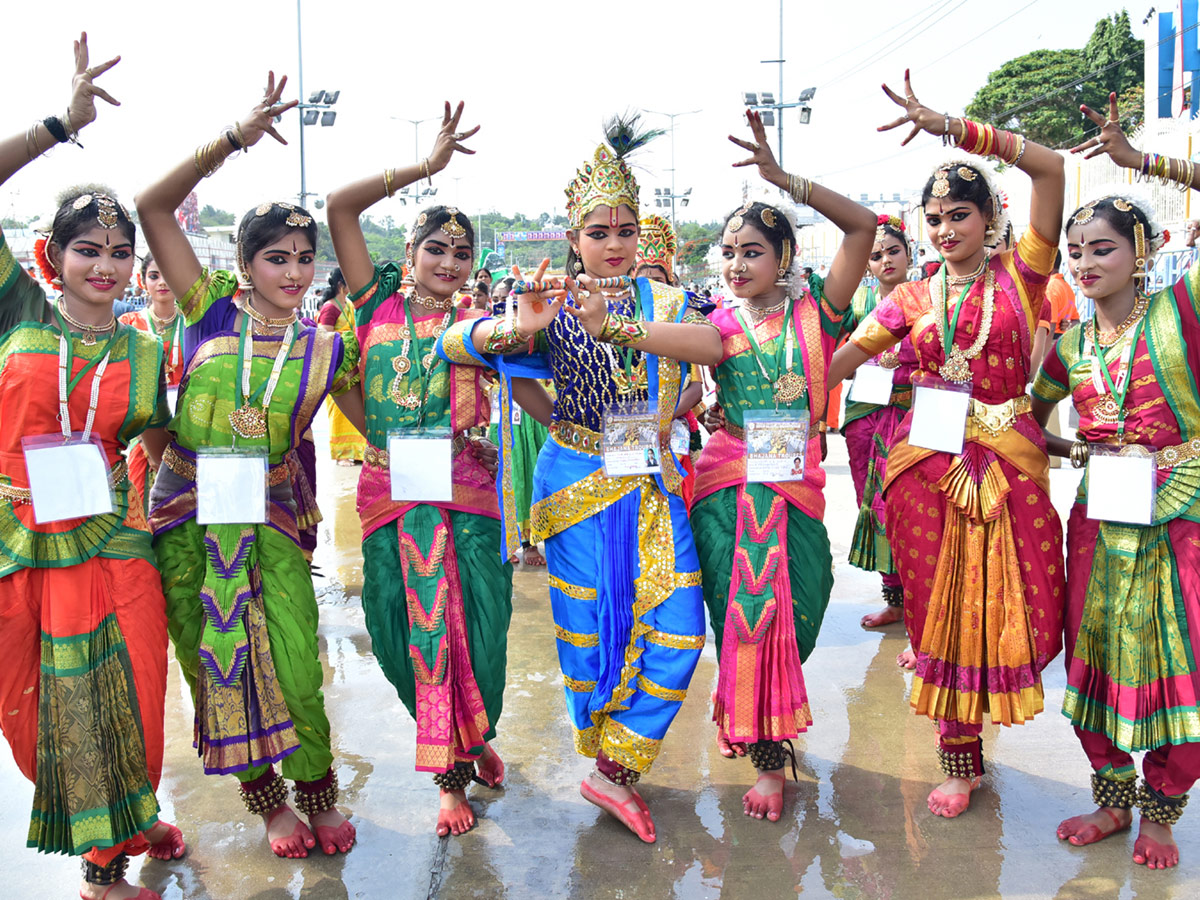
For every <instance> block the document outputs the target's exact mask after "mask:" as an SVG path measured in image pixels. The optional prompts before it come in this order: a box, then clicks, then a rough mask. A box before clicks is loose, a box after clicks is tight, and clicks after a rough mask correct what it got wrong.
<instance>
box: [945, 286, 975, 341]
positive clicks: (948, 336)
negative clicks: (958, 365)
mask: <svg viewBox="0 0 1200 900" xmlns="http://www.w3.org/2000/svg"><path fill="white" fill-rule="evenodd" d="M974 286H975V282H974V281H972V282H971V283H970V284H968V285H967V286H966V287H965V288H963V289H962V293H961V294H959V295H958V303H956V304H955V305H954V318H953V320H952V319H951V318H950V307H949V306H948V305H946V301H947V299H948V298H947V296H946V291H947V289H948V287H949V285H948V284H947V282H946V264H945V263H942V324H943V326H944V327H943V328H942V356H943V357H945V358H946V359H949V358H950V350H951V348H952V347H953V346H954V335H955V334H957V333H958V317H959V316H960V315H962V311H963V307H964V306H965V305H966V299H967V294H969V293H970V292H971V288H973V287H974Z"/></svg>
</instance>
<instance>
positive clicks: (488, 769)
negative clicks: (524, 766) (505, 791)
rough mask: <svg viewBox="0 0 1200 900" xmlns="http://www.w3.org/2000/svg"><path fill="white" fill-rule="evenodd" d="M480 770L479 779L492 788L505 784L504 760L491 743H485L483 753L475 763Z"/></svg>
mask: <svg viewBox="0 0 1200 900" xmlns="http://www.w3.org/2000/svg"><path fill="white" fill-rule="evenodd" d="M475 767H476V769H478V770H479V780H480V781H482V782H483V783H484V784H486V785H487V786H488V787H490V788H498V787H500V786H501V785H503V784H504V760H502V759H501V758H500V754H499V753H497V752H496V751H495V749H494V748H493V747H492V745H491V744H484V745H483V753H482V755H480V757H479V762H477V763H476V764H475Z"/></svg>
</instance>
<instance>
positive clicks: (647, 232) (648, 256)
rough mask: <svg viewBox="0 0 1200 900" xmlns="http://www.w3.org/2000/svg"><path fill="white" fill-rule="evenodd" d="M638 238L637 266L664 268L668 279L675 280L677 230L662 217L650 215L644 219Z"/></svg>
mask: <svg viewBox="0 0 1200 900" xmlns="http://www.w3.org/2000/svg"><path fill="white" fill-rule="evenodd" d="M641 225H642V231H641V234H640V235H639V236H638V248H637V264H638V266H639V267H641V266H662V268H663V270H664V271H666V273H667V277H668V278H671V279H674V278H675V229H673V228H672V227H671V223H670V222H668V221H667V220H666V219H664V218H663V217H662V216H658V215H653V214H652V215H649V216H646V218H644V219H642V222H641Z"/></svg>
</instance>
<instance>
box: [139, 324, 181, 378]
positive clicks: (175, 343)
mask: <svg viewBox="0 0 1200 900" xmlns="http://www.w3.org/2000/svg"><path fill="white" fill-rule="evenodd" d="M146 321H148V322H149V323H150V333H151V334H153V335H155V336H156V337H162V334H161V333H160V332H159V330H158V328H157V327H155V325H154V314H153V313H152V312H151V311H149V310H147V311H146ZM172 325H173V326H174V327H173V328H172V329H171V360H170V362H169V363H168V364H167V365H168V368H169V371H170V372H172V373H174V371H175V370H176V369H177V368H179V364H180V363H181V362H182V361H183V359H182V355H183V351H182V350H181V349H180V347H182V346H183V339H182V337H183V316H181V315H180V314H179V313H178V312H177V313H175V321H174V322H173V323H172Z"/></svg>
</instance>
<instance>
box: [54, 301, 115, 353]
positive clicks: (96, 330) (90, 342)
mask: <svg viewBox="0 0 1200 900" xmlns="http://www.w3.org/2000/svg"><path fill="white" fill-rule="evenodd" d="M56 306H57V307H58V311H59V313H61V314H62V317H63V320H64V321H65V322H66V323H67V324H68V325H70V326H71V328H72V330H74V331H78V332H82V334H83V343H84V345H85V346H87V347H91V346H94V345H95V343H96V335H98V334H104V333H105V332H108V331H113V330H115V329H116V327H117V317H116V316H113V317H112V318H111V319H109V320H108V321H107V322H105V323H104V324H103V325H88V324H87V323H86V322H80V321H79V320H78V319H76V318H75V317H73V316H72V315H71V314H70V313H69V312H67V305H66V304H65V303H63V300H62V297H59V298H58V303H57V304H56Z"/></svg>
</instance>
